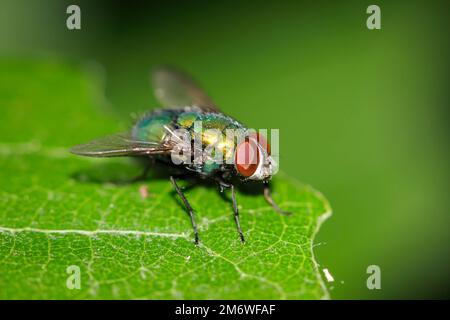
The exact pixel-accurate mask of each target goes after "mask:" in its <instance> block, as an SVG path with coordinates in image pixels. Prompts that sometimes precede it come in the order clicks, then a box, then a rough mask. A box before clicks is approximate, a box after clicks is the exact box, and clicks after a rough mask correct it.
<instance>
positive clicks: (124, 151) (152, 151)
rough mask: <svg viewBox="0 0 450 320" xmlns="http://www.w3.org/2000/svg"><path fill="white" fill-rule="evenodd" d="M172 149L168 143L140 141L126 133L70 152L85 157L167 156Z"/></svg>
mask: <svg viewBox="0 0 450 320" xmlns="http://www.w3.org/2000/svg"><path fill="white" fill-rule="evenodd" d="M172 149H173V145H172V143H171V142H170V141H168V142H163V143H157V142H151V141H141V140H136V139H133V138H132V137H131V136H130V134H128V133H118V134H112V135H109V136H106V137H102V138H98V139H95V140H92V141H90V142H88V143H86V144H80V145H77V146H75V147H73V148H72V149H70V152H72V153H74V154H77V155H81V156H87V157H120V156H145V155H147V156H150V155H156V154H169V153H170V151H171V150H172Z"/></svg>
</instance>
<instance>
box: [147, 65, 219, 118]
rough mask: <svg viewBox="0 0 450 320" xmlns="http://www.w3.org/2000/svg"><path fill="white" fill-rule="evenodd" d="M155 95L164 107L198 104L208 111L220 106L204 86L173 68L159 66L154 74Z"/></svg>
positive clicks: (215, 110) (216, 109)
mask: <svg viewBox="0 0 450 320" xmlns="http://www.w3.org/2000/svg"><path fill="white" fill-rule="evenodd" d="M152 82H153V88H154V90H155V96H156V98H157V99H158V100H159V102H160V103H161V104H162V105H163V106H164V107H169V108H173V107H186V106H197V107H199V108H200V109H202V110H204V111H207V112H219V108H218V107H217V106H216V105H215V104H214V102H213V101H212V100H211V98H210V97H209V96H208V95H207V94H206V93H205V92H204V91H203V89H202V88H200V86H199V85H198V84H197V83H196V82H195V81H194V80H193V79H192V78H191V77H189V76H188V75H187V74H185V73H183V72H181V71H179V70H177V69H175V68H172V67H167V66H165V67H159V68H157V69H155V70H154V71H153V74H152Z"/></svg>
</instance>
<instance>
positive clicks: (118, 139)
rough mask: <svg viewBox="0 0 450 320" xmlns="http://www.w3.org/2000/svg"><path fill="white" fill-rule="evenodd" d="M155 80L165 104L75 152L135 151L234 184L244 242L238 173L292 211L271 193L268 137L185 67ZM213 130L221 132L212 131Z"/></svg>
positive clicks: (157, 74) (163, 70) (164, 70)
mask: <svg viewBox="0 0 450 320" xmlns="http://www.w3.org/2000/svg"><path fill="white" fill-rule="evenodd" d="M152 83H153V87H154V93H155V96H156V98H157V99H158V101H159V102H160V103H161V104H162V105H163V107H164V108H162V109H156V110H154V111H151V112H149V113H147V114H144V115H143V116H142V117H141V118H140V119H139V120H137V121H136V122H135V123H134V125H133V127H132V128H131V130H129V131H128V132H124V133H116V134H112V135H109V136H106V137H102V138H99V139H95V140H93V141H91V142H88V143H86V144H81V145H77V146H75V147H73V148H72V149H71V150H70V151H71V152H72V153H74V154H77V155H81V156H88V157H117V156H130V157H140V158H147V159H149V160H152V161H155V160H156V161H158V162H162V163H164V164H165V165H167V166H168V167H170V168H175V167H176V168H177V169H181V171H183V172H184V173H194V174H196V175H197V176H199V177H201V178H204V179H210V180H213V181H215V182H217V184H218V186H219V188H220V190H221V191H223V190H224V189H231V196H232V202H233V212H234V220H235V223H236V228H237V231H238V234H239V237H240V240H241V242H242V243H244V242H245V238H244V234H243V232H242V229H241V225H240V221H239V210H238V206H237V201H236V191H235V186H234V184H233V182H232V181H233V178H238V179H240V180H241V181H242V182H244V183H245V182H246V181H249V180H254V181H255V180H256V181H261V182H263V183H264V198H265V199H266V201H267V202H268V203H269V204H270V205H271V206H272V207H273V208H274V210H275V211H277V212H278V213H281V214H284V215H288V214H290V213H289V212H286V211H283V210H281V209H280V207H278V205H277V204H276V203H275V202H274V200H273V199H272V197H271V194H270V188H269V184H268V181H269V180H270V179H271V177H272V176H273V175H274V174H275V172H276V170H277V164H276V162H275V160H274V159H272V157H271V154H270V146H269V145H268V143H267V141H266V140H265V139H264V137H263V136H261V135H259V134H255V133H252V132H251V131H250V130H249V129H248V128H247V127H246V126H244V125H243V124H242V123H241V122H239V121H237V120H235V119H233V118H231V117H229V116H227V115H226V114H224V113H222V112H221V111H220V110H219V108H218V107H217V106H216V105H215V103H213V101H212V100H211V99H210V98H209V96H208V95H207V94H206V93H205V92H204V91H203V90H202V89H201V88H200V86H199V85H198V84H197V83H196V82H195V81H194V80H192V79H191V78H190V77H189V76H187V75H186V74H184V73H182V72H181V71H179V70H176V69H174V68H170V67H160V68H158V69H156V70H155V71H154V72H153V74H152ZM198 124H201V126H198ZM211 129H213V130H215V131H214V132H218V135H216V136H214V135H211V134H210V132H211ZM228 130H235V131H238V132H240V136H239V137H238V139H235V138H234V137H233V138H232V139H230V138H229V136H228V135H227V134H228ZM179 132H182V133H184V135H183V136H182V135H180V134H179ZM226 133H227V134H226ZM186 134H187V135H186ZM186 136H187V137H186ZM218 138H220V139H218ZM198 140H200V144H198V143H197V141H198ZM218 141H220V143H218ZM191 147H193V149H194V151H193V152H190V151H187V152H186V148H187V149H189V150H190V149H191ZM211 147H213V148H211ZM180 149H182V152H180ZM207 149H209V150H211V149H213V150H215V152H216V153H218V152H221V154H222V156H221V157H219V158H218V157H216V154H214V156H213V154H211V153H205V152H204V151H205V150H207ZM196 155H199V156H196ZM192 160H193V161H192ZM219 160H220V161H219ZM149 163H151V161H149ZM180 177H182V176H180V175H175V174H171V175H170V177H169V179H170V181H171V183H172V185H173V187H174V189H175V191H176V192H177V194H178V195H179V197H180V198H181V200H182V201H183V204H184V206H185V207H186V209H187V211H188V213H189V216H190V219H191V223H192V227H193V229H194V237H195V243H196V244H198V243H199V236H198V229H197V223H196V221H195V216H194V211H193V209H192V207H191V205H190V204H189V201H188V200H187V198H186V196H185V195H184V193H183V191H182V190H181V188H180V187H179V185H178V183H177V179H178V178H180Z"/></svg>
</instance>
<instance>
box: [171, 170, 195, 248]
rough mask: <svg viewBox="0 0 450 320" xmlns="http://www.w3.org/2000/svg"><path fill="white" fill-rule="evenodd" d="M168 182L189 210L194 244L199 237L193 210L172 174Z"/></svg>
mask: <svg viewBox="0 0 450 320" xmlns="http://www.w3.org/2000/svg"><path fill="white" fill-rule="evenodd" d="M170 182H172V184H173V186H174V188H175V190H176V192H177V193H178V195H179V196H180V198H181V200H182V201H183V203H184V206H185V207H186V209H187V210H188V212H189V217H190V218H191V223H192V227H193V228H194V237H195V244H198V242H199V237H198V229H197V223H196V222H195V217H194V210H193V209H192V207H191V205H190V204H189V202H188V201H187V199H186V196H185V195H184V193H183V191H181V189H180V187H179V186H178V184H177V181H176V180H175V178H174V177H173V176H170Z"/></svg>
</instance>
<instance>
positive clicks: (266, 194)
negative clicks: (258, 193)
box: [264, 184, 292, 216]
mask: <svg viewBox="0 0 450 320" xmlns="http://www.w3.org/2000/svg"><path fill="white" fill-rule="evenodd" d="M264 198H265V199H266V201H267V203H268V204H270V206H271V207H272V208H273V209H274V210H275V211H276V212H278V213H280V214H282V215H285V216H289V215H291V214H292V212H289V211H284V210H282V209H281V208H280V207H279V206H278V205H277V204H276V203H275V201H274V200H273V199H272V195H271V194H270V187H269V185H268V184H266V185H264Z"/></svg>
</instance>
